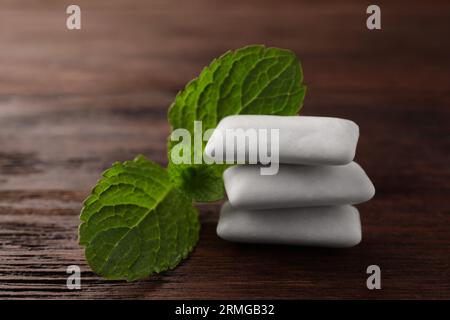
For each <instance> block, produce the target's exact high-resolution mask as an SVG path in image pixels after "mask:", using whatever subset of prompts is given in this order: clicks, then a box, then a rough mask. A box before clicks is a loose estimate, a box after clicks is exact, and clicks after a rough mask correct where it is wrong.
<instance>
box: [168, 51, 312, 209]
mask: <svg viewBox="0 0 450 320" xmlns="http://www.w3.org/2000/svg"><path fill="white" fill-rule="evenodd" d="M302 81H303V73H302V70H301V66H300V63H299V61H298V60H297V57H296V56H295V54H294V53H293V52H291V51H289V50H283V49H278V48H266V47H264V46H261V45H254V46H248V47H244V48H241V49H238V50H236V51H234V52H232V51H229V52H227V53H225V54H224V55H222V56H221V57H220V58H218V59H215V60H213V62H212V63H211V64H210V65H209V66H208V67H206V68H204V69H203V71H202V72H201V73H200V75H199V76H198V78H196V79H194V80H192V81H191V82H189V83H188V84H187V86H186V87H185V89H184V90H182V91H181V92H179V93H178V94H177V96H176V98H175V101H174V103H173V104H172V105H171V107H170V109H169V122H170V124H171V127H172V130H175V129H178V128H184V129H187V130H189V132H190V133H191V134H192V135H193V134H194V121H202V130H203V132H204V131H205V130H207V129H210V128H215V127H216V126H217V124H218V122H219V121H220V120H221V119H222V118H224V117H226V116H229V115H236V114H266V115H295V114H297V113H298V112H299V111H300V109H301V107H302V104H303V99H304V97H305V93H306V86H305V85H303V84H302ZM174 144H175V143H170V142H169V161H170V149H171V147H173V145H174ZM204 146H205V143H204V144H203V148H204ZM192 150H193V147H192ZM191 158H193V157H191ZM215 166H217V165H214V164H213V165H204V164H192V165H186V164H183V165H175V164H173V163H171V164H170V165H169V171H170V174H171V176H172V177H176V179H175V180H174V181H175V183H176V184H177V185H178V186H180V187H181V188H183V190H184V191H185V192H186V193H187V194H190V195H193V196H194V199H195V200H197V201H213V200H218V199H221V198H223V186H222V187H221V188H219V187H218V185H222V184H223V182H222V176H221V173H222V172H221V170H223V166H220V168H214V169H213V168H210V167H215ZM173 171H176V172H175V173H173ZM184 171H187V172H184ZM218 173H220V174H218ZM198 177H201V179H203V181H207V183H205V182H204V183H201V181H198Z"/></svg>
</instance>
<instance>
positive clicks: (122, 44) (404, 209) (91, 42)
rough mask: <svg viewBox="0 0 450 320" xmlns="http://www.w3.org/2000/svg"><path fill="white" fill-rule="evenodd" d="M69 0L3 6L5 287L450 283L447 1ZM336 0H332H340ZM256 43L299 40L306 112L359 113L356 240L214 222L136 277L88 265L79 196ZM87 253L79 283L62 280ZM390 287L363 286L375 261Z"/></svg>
mask: <svg viewBox="0 0 450 320" xmlns="http://www.w3.org/2000/svg"><path fill="white" fill-rule="evenodd" d="M71 2H72V1H71ZM71 2H69V1H60V0H46V1H35V2H31V1H25V0H23V1H19V0H14V1H12V0H11V1H8V0H2V1H1V4H0V297H1V298H39V297H44V298H450V257H449V256H450V227H449V223H450V212H449V207H450V206H449V204H450V203H449V191H450V172H449V163H450V156H449V148H450V130H449V119H450V118H449V116H450V111H449V110H450V109H449V107H450V90H449V74H450V45H449V41H448V38H449V35H450V32H449V31H450V19H449V16H450V6H449V4H448V3H449V2H448V1H423V2H415V1H413V2H411V1H403V2H397V1H389V2H387V1H386V2H384V1H383V2H380V1H378V2H377V4H379V5H380V6H381V8H382V28H383V29H382V30H381V31H369V30H367V29H366V27H365V19H366V14H365V9H366V7H367V5H368V4H369V3H367V2H365V1H339V2H337V1H280V0H277V1H275V0H273V1H269V0H267V1H243V0H239V1H237V0H236V1H234V0H233V1H229V0H227V1H212V0H203V1H198V0H191V1H172V0H160V1H153V0H152V1H148V0H145V1H144V0H143V1H125V0H123V1H119V0H102V1H100V0H96V1H88V0H77V1H73V2H74V3H77V4H79V5H80V6H81V9H82V30H81V31H69V30H67V29H66V28H65V19H66V14H65V8H66V6H67V5H68V4H70V3H71ZM338 3H339V4H338ZM252 43H262V44H266V45H270V46H278V47H284V48H289V49H292V50H294V51H295V52H296V53H297V55H298V57H299V58H300V59H301V61H302V64H303V69H304V74H305V81H306V83H307V84H308V86H309V91H308V94H307V97H306V100H305V106H304V109H303V110H302V114H304V115H322V116H338V117H344V118H349V119H352V120H354V121H355V122H357V123H358V124H359V125H360V129H361V138H360V142H359V146H358V151H357V161H358V162H359V163H360V164H361V165H362V167H363V168H365V169H366V171H367V173H368V175H369V176H370V177H371V178H372V180H373V182H374V184H375V186H376V189H377V194H376V196H375V198H374V199H373V200H372V201H370V202H368V203H365V204H363V205H360V206H359V209H360V212H361V217H362V223H363V242H362V243H361V244H360V245H359V246H357V247H355V248H352V249H347V250H327V249H315V248H302V247H282V246H255V245H240V244H233V243H228V242H225V241H223V240H220V239H218V238H217V236H216V235H215V227H216V223H217V218H218V210H219V204H213V205H203V206H200V208H201V221H202V231H201V234H200V242H199V244H198V246H197V248H196V249H195V252H194V253H193V254H192V255H191V257H190V258H189V259H188V260H186V261H184V262H183V263H182V264H181V265H180V266H179V267H178V268H176V269H175V270H173V271H170V272H165V273H163V274H161V275H156V276H152V277H150V278H148V279H145V280H143V281H139V282H135V283H125V282H109V281H104V280H103V279H101V278H99V277H97V276H96V275H95V274H93V273H92V272H91V271H90V269H89V267H88V266H87V265H86V262H85V260H84V257H83V249H82V248H80V247H79V246H78V244H77V225H78V223H79V219H78V214H79V211H80V208H81V203H82V200H83V199H84V198H85V197H86V196H87V195H88V194H89V191H90V188H91V187H92V186H93V185H94V183H95V181H96V180H97V179H98V178H99V177H100V173H101V172H102V170H104V169H106V168H107V167H108V166H109V165H110V164H111V163H112V162H113V161H116V160H126V159H131V158H133V157H134V156H135V155H136V154H138V153H143V154H145V155H146V156H148V157H149V158H151V159H152V160H154V161H157V162H159V163H162V164H165V163H166V143H165V140H166V137H167V135H168V130H169V127H168V123H167V119H166V112H167V108H168V106H169V104H170V103H171V101H172V100H173V99H174V96H175V94H176V92H177V91H178V90H180V89H181V88H183V86H184V85H185V84H186V83H187V82H188V81H189V80H190V79H192V78H193V77H194V76H196V75H197V74H198V73H199V72H200V70H201V68H202V67H203V66H205V65H207V64H208V63H209V62H210V60H211V59H212V58H214V57H216V56H218V55H220V54H221V53H223V52H225V51H226V50H228V49H234V48H238V47H241V46H243V45H247V44H252ZM71 264H77V265H80V266H81V268H82V270H83V273H82V276H83V278H82V290H81V291H70V290H68V289H67V288H66V285H65V284H66V276H67V274H66V272H65V271H66V267H67V266H68V265H71ZM371 264H378V265H380V267H381V269H382V290H379V291H369V290H368V289H367V288H366V284H365V281H366V277H367V275H366V273H365V271H366V267H367V266H368V265H371Z"/></svg>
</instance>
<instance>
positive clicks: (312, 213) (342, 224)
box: [205, 115, 375, 248]
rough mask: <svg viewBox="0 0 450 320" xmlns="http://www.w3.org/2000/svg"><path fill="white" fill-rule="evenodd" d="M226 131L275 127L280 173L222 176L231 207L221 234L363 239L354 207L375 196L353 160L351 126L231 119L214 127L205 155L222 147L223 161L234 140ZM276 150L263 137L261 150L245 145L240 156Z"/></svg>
mask: <svg viewBox="0 0 450 320" xmlns="http://www.w3.org/2000/svg"><path fill="white" fill-rule="evenodd" d="M229 129H239V130H241V131H242V130H244V131H246V130H248V129H252V130H255V129H256V130H260V129H263V130H266V131H267V132H270V131H271V130H272V129H275V130H276V129H278V133H279V135H278V137H279V139H278V141H277V146H278V147H277V148H276V149H277V150H276V152H277V153H278V159H277V160H278V163H277V168H278V171H277V172H276V173H275V174H262V173H263V171H262V169H264V168H266V169H267V166H264V165H262V164H260V163H258V162H257V163H256V164H253V165H252V164H243V165H237V166H233V167H230V168H228V169H227V170H226V171H225V172H224V182H225V190H226V193H227V196H228V202H226V203H225V204H224V205H223V206H222V209H221V213H220V219H219V223H218V226H217V234H218V235H219V237H221V238H223V239H225V240H229V241H238V242H249V243H274V244H289V245H305V246H320V247H336V248H338V247H352V246H355V245H357V244H358V243H359V242H360V241H361V222H360V217H359V212H358V210H357V209H356V208H355V207H354V206H352V205H354V204H358V203H362V202H364V201H367V200H369V199H371V198H372V197H373V196H374V194H375V189H374V186H373V184H372V183H371V181H370V179H369V178H368V177H367V175H366V173H365V172H364V170H363V169H362V168H361V167H360V166H359V165H358V164H357V163H356V162H353V158H354V156H355V150H356V145H357V142H358V137H359V128H358V126H357V125H356V124H355V123H354V122H352V121H349V120H344V119H338V118H328V117H304V116H290V117H286V116H256V115H242V116H230V117H227V118H224V119H223V120H222V121H221V122H220V123H219V125H218V127H217V128H216V129H215V131H214V133H213V135H212V137H211V139H210V140H209V141H208V144H207V146H206V148H205V153H206V155H208V156H210V157H216V158H215V159H217V150H218V148H222V151H224V152H222V154H223V155H224V156H223V157H224V160H225V154H226V149H227V148H229V147H230V146H229V144H230V143H233V146H232V148H234V142H233V141H231V142H230V141H227V140H225V141H219V138H218V137H224V136H226V131H227V130H229ZM258 139H260V138H258ZM219 142H220V143H219ZM261 142H262V143H261ZM271 143H272V144H273V141H272V142H271ZM274 146H275V144H273V145H270V142H269V140H268V139H265V140H264V141H261V139H260V141H259V142H258V148H251V145H250V144H249V143H247V144H245V146H244V150H237V153H239V152H243V153H244V154H245V156H246V157H247V159H248V158H252V157H255V156H256V155H255V154H254V153H255V152H256V151H255V150H258V151H260V150H261V148H263V149H264V148H268V149H270V148H271V147H272V148H271V150H272V152H274V148H273V147H274ZM238 147H239V146H238ZM238 149H239V148H238ZM258 155H259V152H258ZM258 159H259V158H258Z"/></svg>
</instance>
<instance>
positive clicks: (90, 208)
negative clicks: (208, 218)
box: [79, 156, 200, 281]
mask: <svg viewBox="0 0 450 320" xmlns="http://www.w3.org/2000/svg"><path fill="white" fill-rule="evenodd" d="M80 219H81V221H82V224H81V225H80V228H79V242H80V244H81V245H83V246H85V247H86V251H85V255H86V259H87V261H88V263H89V265H90V266H91V268H92V270H93V271H94V272H96V273H97V274H99V275H102V276H103V277H105V278H107V279H115V280H117V279H126V280H128V281H132V280H136V279H140V278H143V277H146V276H148V275H150V274H152V273H158V272H161V271H164V270H167V269H172V268H174V267H175V266H176V265H177V264H178V263H179V262H180V261H181V260H182V259H184V258H186V257H187V256H188V254H189V252H191V251H192V249H193V248H194V246H195V244H196V243H197V241H198V233H199V229H200V224H199V221H198V212H197V210H196V209H195V208H194V207H193V206H192V200H191V199H190V198H188V197H187V196H186V195H185V194H184V193H183V192H181V191H180V190H178V189H177V188H176V187H175V186H174V184H173V183H172V182H171V179H170V178H169V175H168V173H167V171H166V170H165V169H164V168H162V167H160V166H159V165H157V164H155V163H153V162H151V161H148V160H146V159H145V158H144V157H143V156H138V157H136V159H134V160H133V161H127V162H124V163H119V162H117V163H115V164H114V165H113V166H112V167H111V168H110V169H108V170H106V171H105V172H104V173H103V178H102V179H101V180H100V181H99V182H98V183H97V185H96V186H95V187H94V189H93V190H92V194H91V195H90V196H89V197H88V198H87V199H86V200H85V202H84V207H83V209H82V211H81V216H80Z"/></svg>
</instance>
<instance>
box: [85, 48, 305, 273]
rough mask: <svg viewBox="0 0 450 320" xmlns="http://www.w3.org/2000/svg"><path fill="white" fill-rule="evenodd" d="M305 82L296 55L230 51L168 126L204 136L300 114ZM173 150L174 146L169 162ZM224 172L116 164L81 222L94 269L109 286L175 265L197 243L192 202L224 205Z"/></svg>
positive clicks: (178, 106)
mask: <svg viewBox="0 0 450 320" xmlns="http://www.w3.org/2000/svg"><path fill="white" fill-rule="evenodd" d="M302 81H303V75H302V71H301V67H300V64H299V62H298V60H297V58H296V56H295V54H294V53H292V52H291V51H288V50H282V49H277V48H266V47H264V46H260V45H255V46H248V47H244V48H242V49H239V50H236V51H234V52H232V51H230V52H227V53H225V54H224V55H222V56H221V57H220V58H218V59H215V60H214V61H213V62H212V63H211V64H210V65H209V66H208V67H206V68H204V69H203V71H202V72H201V74H200V75H199V76H198V78H196V79H194V80H192V81H191V82H189V83H188V85H187V86H186V88H185V89H184V90H182V91H181V92H179V93H178V94H177V96H176V99H175V101H174V103H173V104H172V105H171V107H170V110H169V115H168V117H169V122H170V124H171V128H172V130H175V129H178V128H184V129H187V130H189V132H190V133H191V134H194V121H202V130H203V132H204V131H205V130H207V129H210V128H215V127H216V125H217V124H218V123H219V121H220V120H221V119H222V118H224V117H226V116H229V115H235V114H271V115H295V114H297V113H298V111H299V110H300V108H301V107H302V103H303V99H304V96H305V92H306V87H305V86H304V85H303V84H302ZM173 145H174V144H173V143H172V142H170V141H169V144H168V149H169V155H170V150H171V149H172V147H173ZM203 148H204V145H203ZM191 150H194V149H193V148H191ZM191 158H193V154H191ZM225 168H226V165H218V164H210V165H208V164H174V163H173V162H172V161H170V156H169V166H168V168H167V169H164V168H162V167H161V166H159V165H157V164H155V163H153V162H151V161H149V160H147V159H145V158H144V157H143V156H138V157H136V158H135V159H134V160H133V161H126V162H124V163H119V162H117V163H115V164H114V165H113V166H112V167H111V168H110V169H108V170H106V171H105V172H104V173H103V178H102V179H101V180H99V181H98V183H97V185H96V186H95V187H94V188H93V190H92V193H91V195H90V196H89V197H88V198H87V199H86V200H85V202H84V206H83V209H82V211H81V215H80V220H81V224H80V227H79V242H80V244H81V245H83V246H85V256H86V259H87V262H88V263H89V265H90V267H91V268H92V270H93V271H94V272H96V273H97V274H99V275H101V276H103V277H105V278H107V279H113V280H118V279H125V280H128V281H133V280H137V279H141V278H144V277H147V276H148V275H151V274H153V273H158V272H162V271H165V270H168V269H171V268H174V267H175V266H177V265H178V264H179V263H180V261H181V260H182V259H184V258H186V257H187V256H188V254H189V253H190V252H191V251H192V250H193V248H194V247H195V245H196V243H197V241H198V236H199V229H200V224H199V219H198V211H197V210H196V209H195V208H194V207H193V206H192V201H193V200H194V201H204V202H206V201H213V200H219V199H222V198H223V195H224V187H223V181H222V172H223V170H224V169H225Z"/></svg>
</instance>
